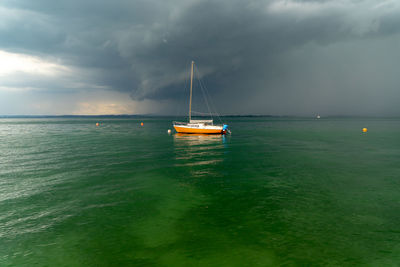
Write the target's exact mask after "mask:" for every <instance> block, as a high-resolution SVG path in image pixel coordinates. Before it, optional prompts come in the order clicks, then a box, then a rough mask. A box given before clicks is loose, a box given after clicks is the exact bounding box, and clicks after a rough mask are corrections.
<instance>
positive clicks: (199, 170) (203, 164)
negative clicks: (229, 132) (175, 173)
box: [174, 133, 227, 177]
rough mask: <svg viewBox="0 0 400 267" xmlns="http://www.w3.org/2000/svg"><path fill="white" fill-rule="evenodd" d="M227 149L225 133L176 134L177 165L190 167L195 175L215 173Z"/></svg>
mask: <svg viewBox="0 0 400 267" xmlns="http://www.w3.org/2000/svg"><path fill="white" fill-rule="evenodd" d="M226 149H227V144H226V137H225V136H224V135H207V134H181V133H176V134H175V135H174V150H175V159H176V163H175V166H177V167H190V173H191V175H193V176H196V177H200V176H206V175H207V176H208V175H212V174H215V171H216V169H217V166H218V165H219V164H220V163H221V162H222V161H223V160H224V154H225V152H226Z"/></svg>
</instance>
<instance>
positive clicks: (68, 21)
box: [0, 0, 400, 114]
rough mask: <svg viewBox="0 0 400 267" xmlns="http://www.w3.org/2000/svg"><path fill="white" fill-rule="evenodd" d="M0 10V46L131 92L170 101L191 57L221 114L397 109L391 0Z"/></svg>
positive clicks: (397, 26)
mask: <svg viewBox="0 0 400 267" xmlns="http://www.w3.org/2000/svg"><path fill="white" fill-rule="evenodd" d="M0 15H2V17H3V19H2V22H0V48H1V49H4V50H7V51H14V52H24V53H29V54H34V55H39V56H44V57H50V58H58V59H59V60H60V61H61V62H62V63H63V64H65V65H68V66H71V67H76V68H79V70H81V71H80V73H81V75H82V77H81V78H79V79H81V80H83V81H82V82H83V83H84V84H92V85H93V87H94V88H95V87H96V86H101V87H105V88H110V89H112V90H118V91H125V92H130V93H131V95H132V97H133V98H135V99H156V100H157V99H160V100H161V99H174V98H175V97H176V96H177V95H178V94H179V93H180V92H181V91H182V90H181V89H182V85H183V83H184V81H185V79H186V76H185V75H186V74H187V68H186V67H187V65H188V62H190V60H192V59H193V60H195V61H196V62H198V64H199V66H200V68H201V70H202V73H203V75H204V76H205V79H206V81H207V84H208V85H209V87H210V88H212V90H211V92H212V94H213V96H214V97H215V99H216V101H218V100H225V101H223V104H221V105H222V107H221V108H222V109H223V110H224V111H225V112H227V113H249V112H257V113H271V114H308V113H311V112H326V113H336V114H339V113H342V112H343V113H346V112H347V113H353V114H354V113H356V114H357V113H360V114H363V113H373V112H379V113H380V114H386V113H387V114H394V113H397V112H398V110H396V108H395V107H394V105H395V103H394V102H393V101H392V102H393V103H392V102H391V101H390V100H391V99H394V98H397V97H399V96H400V94H399V93H398V92H397V90H396V88H397V85H398V82H399V81H400V80H399V78H398V77H399V75H397V73H396V71H394V70H396V69H398V63H397V62H398V61H396V60H394V59H395V58H394V57H396V55H397V54H398V53H397V51H396V50H397V49H396V45H393V44H394V43H396V42H397V43H399V40H400V38H399V36H398V35H399V31H400V16H399V15H400V4H398V3H397V2H396V1H372V0H366V1H351V0H347V1H261V0H249V1H239V0H229V1H228V0H223V1H196V0H192V1H182V0H170V1H154V0H153V1H148V0H146V1H144V0H142V1H122V0H121V1H94V0H93V1H89V0H87V1H75V0H71V1H49V0H41V1H38V0H37V1H27V0H16V1H15V0H14V1H11V0H10V1H3V2H2V7H1V9H0ZM369 64H370V67H369V68H366V65H369ZM344 70H346V71H344ZM382 70H385V72H381V71H382ZM27 81H28V82H29V83H33V84H35V83H38V84H37V86H38V87H48V88H52V82H53V81H51V80H50V81H48V82H43V81H41V82H40V81H34V80H32V79H31V80H27ZM43 83H48V84H43ZM65 84H68V82H65ZM88 87H90V86H88ZM376 99H379V101H380V102H378V103H376ZM360 100H362V101H360ZM388 103H389V106H388V107H386V108H385V105H387V104H388ZM365 104H369V105H370V104H374V108H372V109H370V110H369V111H365V112H363V111H360V109H361V108H362V106H363V105H365Z"/></svg>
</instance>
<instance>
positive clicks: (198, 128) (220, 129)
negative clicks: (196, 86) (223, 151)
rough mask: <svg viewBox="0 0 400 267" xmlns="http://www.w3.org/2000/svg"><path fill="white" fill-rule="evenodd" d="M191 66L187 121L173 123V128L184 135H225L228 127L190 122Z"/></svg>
mask: <svg viewBox="0 0 400 267" xmlns="http://www.w3.org/2000/svg"><path fill="white" fill-rule="evenodd" d="M193 66H194V61H192V65H191V69H190V98H189V121H188V122H177V121H174V122H173V126H174V128H175V130H176V131H177V132H178V133H186V134H226V132H227V131H228V125H226V124H222V125H215V124H214V121H213V120H192V90H193Z"/></svg>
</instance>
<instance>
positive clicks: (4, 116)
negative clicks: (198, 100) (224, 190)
mask: <svg viewBox="0 0 400 267" xmlns="http://www.w3.org/2000/svg"><path fill="white" fill-rule="evenodd" d="M144 117H145V118H168V117H169V118H171V117H180V118H184V117H187V116H182V115H156V114H139V115H130V114H119V115H0V119H19V118H20V119H45V118H144ZM197 117H200V118H201V117H204V118H206V117H207V116H197ZM220 117H223V118H315V119H316V116H299V115H255V114H245V115H234V114H230V115H220ZM207 118H208V117H207ZM324 118H325V119H327V118H336V119H338V118H343V119H346V118H349V119H350V118H360V119H361V118H374V119H379V118H392V119H394V118H400V116H356V115H326V116H321V118H320V119H322V120H323V119H324Z"/></svg>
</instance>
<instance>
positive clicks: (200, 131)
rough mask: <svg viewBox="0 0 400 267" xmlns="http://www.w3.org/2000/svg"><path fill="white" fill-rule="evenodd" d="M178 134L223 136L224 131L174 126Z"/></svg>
mask: <svg viewBox="0 0 400 267" xmlns="http://www.w3.org/2000/svg"><path fill="white" fill-rule="evenodd" d="M174 128H175V130H176V132H178V133H188V134H191V133H193V134H223V132H222V130H218V129H196V128H189V127H180V126H176V125H174Z"/></svg>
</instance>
